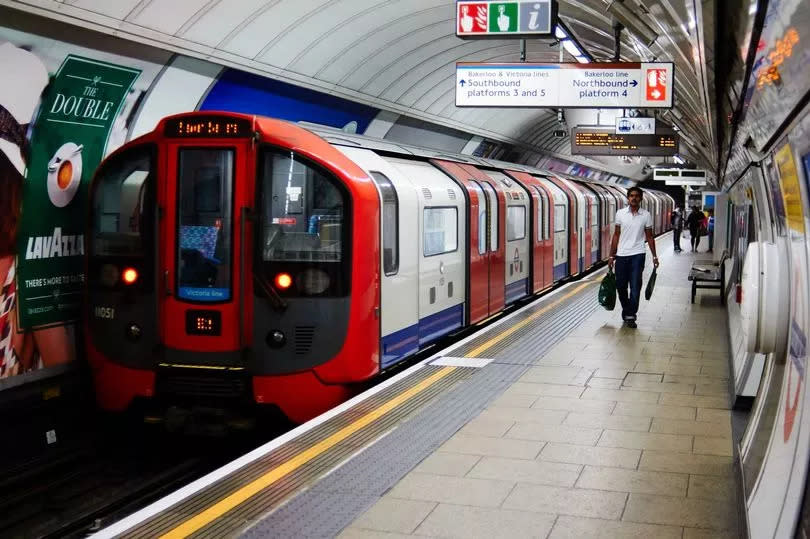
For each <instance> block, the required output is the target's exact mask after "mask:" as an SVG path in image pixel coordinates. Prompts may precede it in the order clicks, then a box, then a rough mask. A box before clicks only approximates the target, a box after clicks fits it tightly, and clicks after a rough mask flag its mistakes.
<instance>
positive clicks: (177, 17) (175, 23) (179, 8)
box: [110, 0, 208, 35]
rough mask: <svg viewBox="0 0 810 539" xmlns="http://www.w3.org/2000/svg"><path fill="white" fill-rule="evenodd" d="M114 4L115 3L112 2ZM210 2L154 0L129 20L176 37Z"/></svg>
mask: <svg viewBox="0 0 810 539" xmlns="http://www.w3.org/2000/svg"><path fill="white" fill-rule="evenodd" d="M110 3H111V4H114V3H115V2H110ZM207 3H208V0H182V1H181V2H178V1H174V0H152V1H151V2H149V3H148V4H147V5H145V6H143V8H142V9H140V10H139V11H138V12H137V13H133V14H132V16H131V17H129V18H128V19H127V20H128V21H129V22H131V23H133V24H138V25H140V26H144V27H146V28H151V29H152V30H156V31H158V32H163V33H165V34H169V35H174V34H175V33H177V31H178V30H180V28H181V27H182V26H183V25H184V24H185V23H186V21H188V20H189V19H190V18H192V17H193V16H194V15H195V14H196V13H197V12H198V11H199V10H200V9H202V7H203V6H205V4H207Z"/></svg>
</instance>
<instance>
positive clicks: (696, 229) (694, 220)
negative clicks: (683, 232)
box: [686, 206, 706, 253]
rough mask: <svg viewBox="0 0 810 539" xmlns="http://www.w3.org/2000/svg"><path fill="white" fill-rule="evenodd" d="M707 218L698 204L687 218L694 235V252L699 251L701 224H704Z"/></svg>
mask: <svg viewBox="0 0 810 539" xmlns="http://www.w3.org/2000/svg"><path fill="white" fill-rule="evenodd" d="M705 218H706V217H705V216H704V215H703V212H702V211H700V210H699V209H698V207H697V206H693V207H692V213H690V214H689V217H687V218H686V224H687V225H688V226H689V234H690V235H691V236H692V240H691V243H692V252H693V253H696V252H698V246H699V245H700V226H701V225H702V224H703V220H704V219H705Z"/></svg>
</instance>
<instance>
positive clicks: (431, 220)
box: [423, 208, 458, 256]
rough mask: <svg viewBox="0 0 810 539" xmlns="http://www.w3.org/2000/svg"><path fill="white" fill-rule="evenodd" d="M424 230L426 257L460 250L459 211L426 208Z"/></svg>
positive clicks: (455, 209)
mask: <svg viewBox="0 0 810 539" xmlns="http://www.w3.org/2000/svg"><path fill="white" fill-rule="evenodd" d="M423 230H424V233H423V243H424V245H423V252H424V254H425V256H433V255H440V254H443V253H450V252H452V251H455V250H456V249H457V248H458V209H457V208H425V210H424V221H423Z"/></svg>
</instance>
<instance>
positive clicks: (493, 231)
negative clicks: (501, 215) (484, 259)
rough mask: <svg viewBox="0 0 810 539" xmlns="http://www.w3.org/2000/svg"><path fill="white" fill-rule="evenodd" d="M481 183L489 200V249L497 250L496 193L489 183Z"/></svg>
mask: <svg viewBox="0 0 810 539" xmlns="http://www.w3.org/2000/svg"><path fill="white" fill-rule="evenodd" d="M482 185H483V187H484V191H486V193H487V199H488V200H489V205H488V210H489V212H488V213H489V250H490V251H491V252H495V251H497V250H498V195H497V194H495V189H493V187H492V186H491V185H490V184H488V183H486V182H484V183H483V184H482Z"/></svg>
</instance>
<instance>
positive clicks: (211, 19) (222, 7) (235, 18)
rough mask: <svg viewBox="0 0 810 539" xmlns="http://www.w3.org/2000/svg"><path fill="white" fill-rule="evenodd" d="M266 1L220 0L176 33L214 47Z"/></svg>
mask: <svg viewBox="0 0 810 539" xmlns="http://www.w3.org/2000/svg"><path fill="white" fill-rule="evenodd" d="M266 3H267V2H266V1H265V0H239V1H238V2H233V1H230V2H229V1H227V0H226V1H221V2H219V3H218V4H216V5H215V6H212V7H211V8H210V9H209V10H208V11H206V12H205V13H203V14H202V15H201V16H200V18H199V19H197V22H196V23H194V24H193V25H191V26H190V27H188V28H186V29H185V30H183V31H181V32H180V34H178V35H180V36H181V37H184V38H186V39H190V40H191V41H194V42H196V43H202V44H203V45H206V46H208V47H216V46H217V45H219V44H220V43H221V42H222V40H223V39H225V38H226V37H227V36H228V35H229V34H230V33H231V32H233V31H234V30H236V29H237V28H238V27H239V25H240V24H243V23H244V22H245V21H247V20H249V18H250V16H251V15H252V14H253V13H254V12H255V11H256V10H258V9H259V8H261V7H262V6H263V5H265V4H266Z"/></svg>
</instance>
